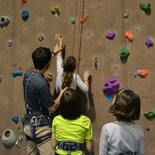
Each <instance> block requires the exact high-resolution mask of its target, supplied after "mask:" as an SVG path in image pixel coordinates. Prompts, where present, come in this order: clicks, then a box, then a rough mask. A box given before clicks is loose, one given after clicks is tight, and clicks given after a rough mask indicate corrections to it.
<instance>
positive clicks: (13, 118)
mask: <svg viewBox="0 0 155 155" xmlns="http://www.w3.org/2000/svg"><path fill="white" fill-rule="evenodd" d="M12 121H13V122H14V123H16V124H18V122H19V117H18V116H17V115H15V116H12Z"/></svg>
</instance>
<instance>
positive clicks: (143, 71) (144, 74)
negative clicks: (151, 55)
mask: <svg viewBox="0 0 155 155" xmlns="http://www.w3.org/2000/svg"><path fill="white" fill-rule="evenodd" d="M137 74H138V75H139V76H142V77H147V76H148V74H149V71H148V70H147V69H138V71H137Z"/></svg>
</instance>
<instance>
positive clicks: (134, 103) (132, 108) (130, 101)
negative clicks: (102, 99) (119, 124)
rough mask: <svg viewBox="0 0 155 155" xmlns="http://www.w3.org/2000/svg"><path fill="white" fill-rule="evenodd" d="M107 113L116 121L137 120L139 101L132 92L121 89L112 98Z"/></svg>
mask: <svg viewBox="0 0 155 155" xmlns="http://www.w3.org/2000/svg"><path fill="white" fill-rule="evenodd" d="M112 103H113V104H112V106H111V107H110V109H109V111H110V113H112V114H113V115H114V116H115V117H116V118H117V120H122V121H132V120H139V117H140V108H141V101H140V97H139V96H138V95H137V94H135V93H134V92H133V91H132V90H129V89H121V90H120V91H119V92H118V93H117V94H116V95H115V96H114V98H113V100H112Z"/></svg>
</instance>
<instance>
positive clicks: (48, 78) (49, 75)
mask: <svg viewBox="0 0 155 155" xmlns="http://www.w3.org/2000/svg"><path fill="white" fill-rule="evenodd" d="M46 78H47V80H48V81H50V82H51V81H52V80H53V75H52V73H48V74H47V77H46Z"/></svg>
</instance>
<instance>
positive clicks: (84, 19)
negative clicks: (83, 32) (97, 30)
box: [79, 15, 89, 24]
mask: <svg viewBox="0 0 155 155" xmlns="http://www.w3.org/2000/svg"><path fill="white" fill-rule="evenodd" d="M88 17H89V16H88V15H86V16H84V17H83V18H81V19H80V20H79V22H80V23H81V24H84V23H85V22H86V21H87V19H88Z"/></svg>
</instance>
